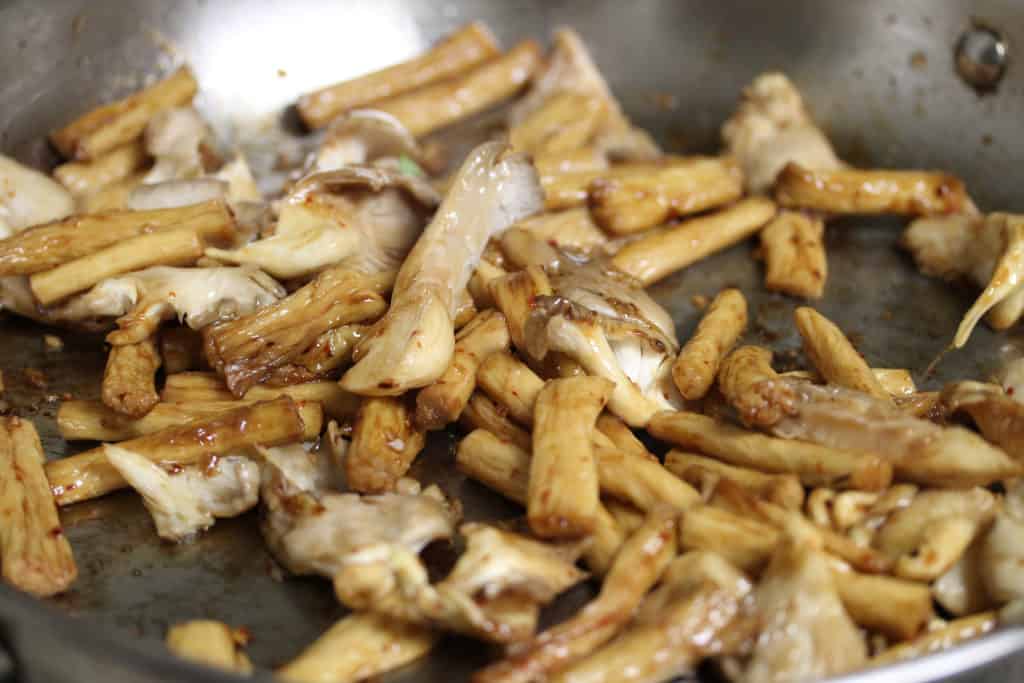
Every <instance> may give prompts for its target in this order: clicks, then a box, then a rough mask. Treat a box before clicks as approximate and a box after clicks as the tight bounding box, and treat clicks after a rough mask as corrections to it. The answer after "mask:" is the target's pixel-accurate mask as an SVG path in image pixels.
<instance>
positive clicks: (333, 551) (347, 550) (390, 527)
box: [261, 466, 454, 579]
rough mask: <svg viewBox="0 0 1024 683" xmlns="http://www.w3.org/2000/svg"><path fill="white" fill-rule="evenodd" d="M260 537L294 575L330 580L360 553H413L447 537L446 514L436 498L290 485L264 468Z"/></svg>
mask: <svg viewBox="0 0 1024 683" xmlns="http://www.w3.org/2000/svg"><path fill="white" fill-rule="evenodd" d="M261 497H262V500H263V504H264V506H265V508H266V515H265V517H264V520H263V536H264V538H265V539H266V541H267V545H268V547H269V548H270V549H271V551H272V552H273V553H274V556H275V557H276V558H277V559H278V560H279V561H280V562H281V563H282V564H283V565H284V566H285V567H286V568H287V569H288V570H289V571H292V572H294V573H296V574H319V575H321V576H325V577H327V578H331V579H333V578H334V577H335V576H336V575H337V574H338V573H339V572H341V571H342V570H343V569H344V568H345V567H346V565H347V564H348V563H350V562H353V561H354V560H355V559H357V558H358V557H360V555H361V554H362V553H379V552H382V549H387V550H388V551H389V552H391V551H393V552H398V551H404V552H408V553H412V554H414V555H415V554H416V553H419V552H420V551H421V550H422V549H423V548H424V547H426V545H427V544H429V543H430V542H431V541H435V540H439V539H444V538H450V537H451V536H452V534H453V533H454V528H453V524H452V516H451V513H450V512H449V510H448V509H447V508H446V507H445V505H444V504H443V503H441V502H439V501H438V500H437V498H436V497H434V496H431V495H428V493H427V492H424V493H423V494H420V495H404V494H398V493H387V494H383V495H379V496H359V495H358V494H354V493H322V494H321V495H319V496H317V495H314V494H312V493H309V492H307V491H302V490H299V489H297V488H295V487H294V485H293V484H292V483H291V481H290V480H289V479H288V478H287V475H285V474H284V473H283V472H282V471H281V470H280V469H279V468H277V467H275V466H271V467H269V468H268V470H267V471H265V472H264V479H263V485H262V489H261Z"/></svg>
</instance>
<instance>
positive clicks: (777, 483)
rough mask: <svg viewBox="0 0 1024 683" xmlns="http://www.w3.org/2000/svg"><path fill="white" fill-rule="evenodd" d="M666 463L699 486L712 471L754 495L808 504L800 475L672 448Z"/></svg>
mask: <svg viewBox="0 0 1024 683" xmlns="http://www.w3.org/2000/svg"><path fill="white" fill-rule="evenodd" d="M665 467H666V468H667V469H668V470H669V471H670V472H672V473H673V474H675V475H676V476H677V477H679V478H680V479H682V480H683V481H686V482H689V483H690V484H691V485H693V486H695V487H697V488H698V489H699V488H700V487H701V485H702V484H703V483H704V482H705V481H706V479H707V477H708V476H709V475H710V476H711V477H713V478H714V479H715V480H720V479H724V480H727V481H731V482H732V483H733V484H735V485H737V486H739V487H741V488H743V489H744V490H745V491H747V492H748V493H750V495H753V496H757V497H759V498H763V499H765V500H767V501H770V502H772V503H775V504H776V505H779V506H781V507H783V508H786V509H787V510H800V509H801V508H802V507H803V504H804V487H803V486H802V485H801V484H800V479H799V478H798V477H797V476H796V475H793V474H765V473H764V472H758V471H757V470H754V469H749V468H746V467H737V466H735V465H729V464H726V463H724V462H721V461H719V460H716V459H714V458H709V457H707V456H703V455H694V454H692V453H684V452H683V451H678V450H671V451H669V452H668V455H666V456H665Z"/></svg>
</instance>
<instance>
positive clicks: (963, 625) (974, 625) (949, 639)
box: [868, 612, 999, 667]
mask: <svg viewBox="0 0 1024 683" xmlns="http://www.w3.org/2000/svg"><path fill="white" fill-rule="evenodd" d="M998 621H999V620H998V618H997V616H996V613H995V612H982V613H981V614H974V615H972V616H969V617H962V618H960V619H954V620H953V621H950V622H949V623H947V624H946V625H945V626H943V627H942V628H940V629H938V630H935V631H929V632H928V633H925V634H924V635H922V636H920V637H918V638H915V639H914V640H911V641H910V642H907V643H902V644H900V645H896V646H895V647H891V648H889V649H888V650H885V651H884V652H882V653H881V654H878V655H875V656H874V657H872V658H871V659H870V660H868V664H869V665H870V666H872V667H875V666H885V665H886V664H895V663H896V662H902V661H905V660H907V659H914V658H916V657H920V656H922V655H927V654H932V653H935V652H942V651H943V650H948V649H949V648H951V647H953V646H954V645H959V644H960V643H962V642H964V641H967V640H971V639H973V638H977V637H978V636H981V635H984V634H986V633H988V632H989V631H992V630H993V629H995V627H996V626H997V625H998Z"/></svg>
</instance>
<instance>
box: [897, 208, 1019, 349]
mask: <svg viewBox="0 0 1024 683" xmlns="http://www.w3.org/2000/svg"><path fill="white" fill-rule="evenodd" d="M903 245H904V247H906V248H907V249H908V250H909V251H910V252H911V254H912V255H913V257H914V260H915V261H916V262H917V265H918V267H919V268H920V269H921V270H922V271H923V272H924V273H926V274H928V275H937V276H940V277H943V278H946V279H951V280H952V279H966V280H968V281H970V282H971V283H972V284H974V285H976V286H979V287H983V288H984V289H983V291H982V293H981V296H979V297H978V299H977V300H976V301H975V302H974V305H973V306H971V308H970V310H968V311H967V313H966V314H965V315H964V318H963V320H962V321H961V322H960V326H959V327H958V328H957V331H956V335H955V336H954V338H953V347H954V348H961V347H962V346H963V345H964V344H966V343H967V340H968V339H969V338H970V336H971V332H972V331H974V327H975V325H977V324H978V321H979V320H981V318H982V317H983V316H986V315H987V320H988V323H989V325H991V326H992V327H993V328H995V329H997V330H1004V329H1006V328H1008V327H1010V326H1011V325H1013V324H1014V323H1016V322H1017V321H1018V320H1019V319H1020V317H1021V315H1022V314H1024V288H1022V287H1021V283H1022V282H1024V216H1020V215H1016V214H1008V213H992V214H989V215H987V216H985V217H984V218H981V217H980V216H978V215H977V214H976V213H975V212H974V211H967V212H965V213H962V214H957V215H954V216H945V217H937V218H922V219H918V220H916V221H914V222H913V223H912V224H911V225H910V226H909V227H908V228H907V230H906V232H905V233H904V235H903Z"/></svg>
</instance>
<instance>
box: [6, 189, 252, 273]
mask: <svg viewBox="0 0 1024 683" xmlns="http://www.w3.org/2000/svg"><path fill="white" fill-rule="evenodd" d="M172 229H174V230H177V229H192V230H194V231H195V232H196V234H198V235H199V236H200V237H202V238H203V239H204V240H208V241H212V242H218V241H227V240H230V239H232V238H233V237H234V235H235V230H236V228H235V219H234V217H233V216H232V214H231V211H230V210H229V209H228V207H227V205H226V204H225V203H224V202H222V201H219V200H215V201H209V202H204V203H202V204H193V205H191V206H182V207H179V208H174V209H156V210H153V211H110V212H107V213H99V214H85V215H80V216H69V217H68V218H65V219H63V220H60V221H56V222H54V223H47V224H45V225H38V226H36V227H34V228H29V229H28V230H24V231H22V232H19V233H17V234H15V235H12V236H11V237H8V238H7V239H5V240H0V277H4V276H7V275H32V274H34V273H39V272H42V271H45V270H51V269H53V268H56V267H57V266H59V265H61V264H64V263H68V262H69V261H74V260H76V259H80V258H83V257H85V256H88V255H89V254H92V253H94V252H97V251H100V250H101V249H104V248H106V247H110V246H112V245H117V244H120V243H122V242H124V241H125V240H129V239H131V238H133V237H137V236H140V235H145V234H148V233H156V232H161V231H165V230H172Z"/></svg>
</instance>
